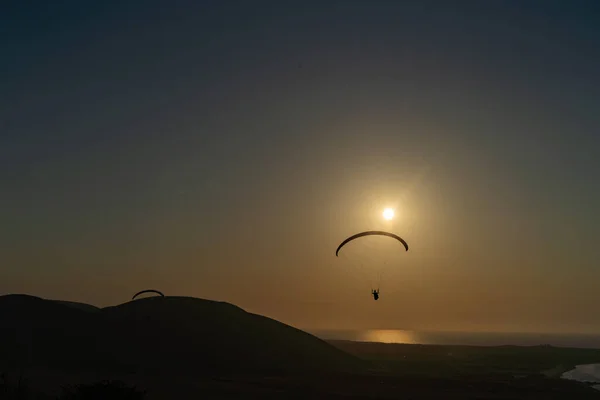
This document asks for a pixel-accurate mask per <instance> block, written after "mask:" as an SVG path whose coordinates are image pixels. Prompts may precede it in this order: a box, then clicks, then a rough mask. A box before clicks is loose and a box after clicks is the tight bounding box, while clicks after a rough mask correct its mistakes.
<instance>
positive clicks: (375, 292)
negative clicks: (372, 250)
mask: <svg viewBox="0 0 600 400" xmlns="http://www.w3.org/2000/svg"><path fill="white" fill-rule="evenodd" d="M373 235H375V236H387V237H390V238H392V239H395V240H397V241H399V242H400V243H402V245H403V246H404V248H405V249H406V251H408V243H406V241H405V240H404V239H402V238H401V237H400V236H398V235H395V234H393V233H390V232H384V231H366V232H360V233H357V234H355V235H352V236H350V237H349V238H347V239H345V240H344V241H343V242H342V243H340V245H339V246H338V248H337V249H336V250H335V256H336V257H338V256H339V255H338V253H339V252H340V250H341V248H342V247H344V246H345V245H346V244H347V243H349V242H351V241H353V240H355V239H358V238H361V237H364V236H373ZM379 279H381V273H380V274H379V276H378V281H379ZM371 294H372V295H373V299H374V300H379V282H377V289H371Z"/></svg>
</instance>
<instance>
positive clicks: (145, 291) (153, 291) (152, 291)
mask: <svg viewBox="0 0 600 400" xmlns="http://www.w3.org/2000/svg"><path fill="white" fill-rule="evenodd" d="M144 293H156V294H158V295H160V296H162V297H165V295H164V294H163V293H162V292H159V291H158V290H154V289H148V290H142V291H141V292H137V293H136V294H134V295H133V297H132V298H131V300H135V298H136V297H138V296H139V295H140V294H144Z"/></svg>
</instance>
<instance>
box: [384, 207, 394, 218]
mask: <svg viewBox="0 0 600 400" xmlns="http://www.w3.org/2000/svg"><path fill="white" fill-rule="evenodd" d="M383 218H385V219H387V220H388V221H389V220H391V219H392V218H394V210H392V209H391V208H386V209H385V210H383Z"/></svg>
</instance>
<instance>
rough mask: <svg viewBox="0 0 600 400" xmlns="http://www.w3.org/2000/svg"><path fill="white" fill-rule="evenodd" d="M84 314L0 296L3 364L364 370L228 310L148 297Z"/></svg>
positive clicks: (311, 339)
mask: <svg viewBox="0 0 600 400" xmlns="http://www.w3.org/2000/svg"><path fill="white" fill-rule="evenodd" d="M85 306H86V305H81V304H78V303H75V305H74V304H73V303H71V302H62V301H54V300H43V299H41V298H38V297H33V296H26V295H10V296H1V297H0V318H1V320H2V325H3V329H2V330H1V332H0V356H1V360H2V361H0V362H5V363H10V364H11V365H14V364H16V363H20V364H26V365H37V366H46V367H60V368H67V369H70V368H77V369H82V368H83V369H94V370H111V371H114V370H119V371H129V372H133V371H138V370H145V371H168V372H173V371H187V372H188V373H192V372H194V371H204V372H207V373H215V374H218V373H223V372H245V373H246V372H253V373H260V372H259V371H263V372H266V371H268V372H271V373H274V372H282V373H283V372H301V371H304V372H311V371H312V372H331V373H334V372H342V371H348V370H357V369H361V368H362V367H363V362H362V361H360V360H359V359H358V358H356V357H354V356H351V355H349V354H347V353H345V352H343V351H341V350H339V349H337V348H335V347H334V346H331V345H330V344H328V343H326V342H325V341H323V340H321V339H318V338H316V337H315V336H312V335H310V334H308V333H306V332H303V331H301V330H299V329H296V328H293V327H291V326H288V325H285V324H283V323H280V322H278V321H275V320H273V319H270V318H267V317H263V316H260V315H256V314H251V313H247V312H246V311H244V310H243V309H241V308H239V307H237V306H234V305H232V304H229V303H224V302H217V301H211V300H203V299H197V298H192V297H148V298H143V299H138V300H136V301H130V302H127V303H124V304H120V305H117V306H112V307H105V308H102V309H99V310H98V311H96V312H90V308H89V307H85ZM90 307H92V306H90Z"/></svg>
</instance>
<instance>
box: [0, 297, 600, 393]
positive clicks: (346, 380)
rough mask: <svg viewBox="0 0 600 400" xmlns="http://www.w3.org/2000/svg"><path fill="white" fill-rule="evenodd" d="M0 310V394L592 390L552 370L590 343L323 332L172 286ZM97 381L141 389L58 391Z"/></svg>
mask: <svg viewBox="0 0 600 400" xmlns="http://www.w3.org/2000/svg"><path fill="white" fill-rule="evenodd" d="M0 317H1V320H2V322H3V325H2V330H1V332H0V339H1V341H0V356H1V358H0V370H3V371H6V372H7V377H6V379H4V380H3V379H0V399H17V398H18V399H36V398H37V399H56V398H60V399H63V400H66V399H72V400H74V399H84V398H85V399H88V398H102V399H105V398H110V399H113V400H114V399H131V400H133V399H141V398H144V399H148V400H153V399H156V400H159V399H168V400H176V399H250V398H257V399H386V398H387V399H506V400H508V399H513V400H517V399H524V400H525V399H600V391H597V390H595V389H592V388H591V387H590V386H589V385H587V384H583V383H577V382H572V381H566V380H563V379H560V375H561V374H562V372H564V371H566V370H569V369H571V368H573V367H574V366H575V365H577V364H586V363H600V350H589V349H566V348H555V347H550V346H536V347H516V346H501V347H469V346H432V345H400V344H383V343H357V342H348V341H329V342H325V341H322V340H320V339H318V338H316V337H314V336H312V335H309V334H307V333H305V332H302V331H299V330H297V329H295V328H292V327H289V326H287V325H284V324H281V323H279V322H277V321H274V320H271V319H268V318H265V317H262V316H258V315H254V314H249V313H246V312H245V311H243V310H242V309H240V308H238V307H235V306H233V305H230V304H226V303H218V302H212V301H209V300H202V299H193V298H181V297H170V298H168V297H167V298H153V299H143V300H138V301H135V302H128V303H125V304H122V305H119V306H116V307H108V308H103V309H100V308H95V307H92V306H88V305H80V304H77V303H66V302H55V301H51V300H44V299H39V298H36V297H31V296H0ZM20 376H22V377H24V378H26V381H21V383H20V384H19V381H18V378H19V377H20ZM102 380H118V381H122V382H124V383H125V384H126V385H129V386H132V385H135V386H136V387H137V388H139V389H142V390H145V391H146V394H145V396H142V395H141V394H138V395H137V397H136V395H135V394H129V395H126V396H124V397H118V395H116V394H115V395H110V396H102V397H86V396H87V395H78V396H79V397H77V396H76V395H73V394H70V395H65V394H64V393H63V394H61V392H64V390H63V389H61V387H62V386H65V385H74V384H80V383H84V384H85V383H94V382H99V381H102Z"/></svg>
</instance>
